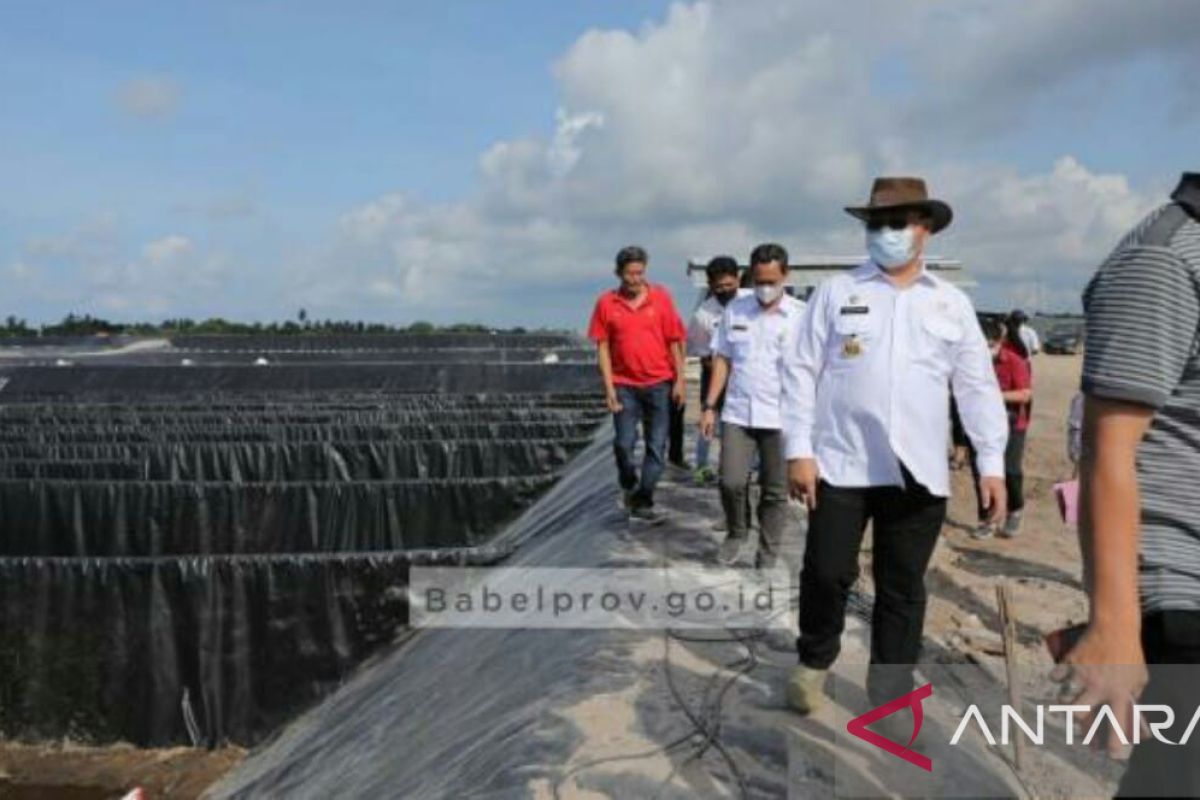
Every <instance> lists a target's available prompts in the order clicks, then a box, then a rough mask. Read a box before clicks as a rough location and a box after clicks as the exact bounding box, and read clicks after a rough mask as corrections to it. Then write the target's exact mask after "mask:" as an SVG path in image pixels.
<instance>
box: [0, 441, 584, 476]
mask: <svg viewBox="0 0 1200 800" xmlns="http://www.w3.org/2000/svg"><path fill="white" fill-rule="evenodd" d="M589 441H591V439H590V437H588V438H578V439H565V438H554V439H425V440H415V441H406V442H400V441H376V440H370V441H362V442H353V441H349V442H318V443H301V444H294V443H292V444H289V443H271V442H265V443H264V442H238V443H230V444H192V445H180V444H134V445H130V444H124V445H103V444H102V445H90V444H88V445H28V444H26V445H0V480H12V479H22V480H28V479H41V480H142V481H217V482H221V481H242V482H250V483H255V482H258V483H261V482H272V481H276V482H283V481H380V480H402V479H404V478H406V477H413V476H415V477H418V478H430V477H433V476H442V477H449V478H506V477H514V476H519V475H530V474H534V473H537V472H540V471H543V470H546V469H551V470H558V469H561V468H562V467H564V466H565V465H566V464H567V462H569V461H570V460H571V458H572V457H574V455H575V454H576V453H578V452H579V451H580V450H582V449H583V448H584V447H585V446H587V443H588V442H589Z"/></svg>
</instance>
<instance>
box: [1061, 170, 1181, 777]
mask: <svg viewBox="0 0 1200 800" xmlns="http://www.w3.org/2000/svg"><path fill="white" fill-rule="evenodd" d="M1171 200H1172V201H1171V202H1170V203H1167V204H1166V205H1164V206H1162V207H1160V208H1158V209H1157V210H1155V211H1153V212H1152V213H1151V214H1150V215H1149V216H1148V217H1146V218H1145V219H1144V220H1143V221H1142V222H1141V223H1140V224H1139V225H1137V227H1135V228H1134V229H1133V230H1132V231H1131V232H1130V233H1129V234H1127V235H1126V236H1125V238H1124V239H1123V240H1122V241H1121V242H1120V243H1119V244H1118V245H1117V248H1116V250H1114V251H1113V253H1112V254H1111V255H1110V256H1109V257H1108V259H1107V260H1106V261H1105V262H1104V264H1103V265H1102V266H1101V267H1100V269H1099V270H1098V271H1097V272H1096V275H1095V276H1094V277H1093V279H1092V281H1091V283H1090V284H1089V285H1088V287H1087V289H1086V291H1085V292H1084V308H1085V310H1086V313H1087V329H1086V346H1085V350H1084V366H1083V384H1082V388H1083V391H1084V394H1085V401H1084V422H1083V454H1082V460H1081V465H1080V477H1081V518H1080V524H1079V535H1080V544H1081V549H1082V551H1083V560H1084V580H1085V584H1086V587H1087V592H1088V599H1089V602H1090V605H1091V613H1090V619H1089V623H1088V626H1087V628H1086V631H1085V632H1084V634H1083V636H1082V637H1081V639H1080V640H1079V642H1078V643H1077V644H1076V645H1075V647H1073V648H1072V649H1071V650H1070V652H1068V653H1067V654H1066V656H1065V657H1064V664H1063V665H1062V666H1061V667H1060V669H1059V671H1058V673H1057V675H1056V677H1057V678H1059V679H1060V680H1062V681H1064V683H1065V684H1066V689H1067V691H1065V693H1064V695H1065V697H1067V698H1070V697H1074V702H1075V703H1078V704H1084V705H1091V706H1093V707H1094V708H1097V709H1098V708H1099V707H1100V706H1101V705H1105V704H1106V705H1108V706H1110V707H1111V709H1112V710H1113V711H1114V712H1115V714H1116V717H1117V719H1118V721H1119V722H1120V724H1121V727H1122V728H1123V730H1124V731H1134V730H1136V728H1137V722H1136V721H1134V708H1133V705H1134V703H1135V702H1136V703H1139V704H1141V705H1146V704H1163V705H1169V706H1171V707H1172V709H1173V710H1174V714H1175V717H1176V720H1177V722H1176V724H1175V725H1174V726H1173V727H1172V728H1170V729H1169V730H1168V731H1167V732H1166V734H1167V736H1168V738H1170V739H1171V740H1172V741H1173V742H1178V741H1180V739H1181V738H1182V737H1183V734H1184V729H1186V728H1187V726H1188V722H1189V720H1190V719H1191V718H1192V716H1193V715H1194V714H1195V712H1196V708H1197V705H1198V704H1200V681H1197V680H1196V678H1197V676H1198V675H1197V673H1200V492H1197V491H1196V479H1197V476H1200V173H1197V172H1192V173H1185V174H1184V176H1183V178H1182V180H1181V181H1180V183H1179V187H1178V188H1177V189H1176V190H1175V192H1174V194H1173V195H1172V196H1171ZM1146 664H1149V665H1150V668H1149V670H1148V669H1147V667H1146ZM1165 665H1192V666H1190V667H1182V668H1181V667H1174V668H1173V669H1168V668H1167V667H1166V666H1165ZM1180 669H1183V670H1184V671H1185V672H1184V674H1181V673H1180ZM1188 670H1190V671H1188ZM1159 719H1160V718H1156V721H1158V720H1159ZM1090 725H1091V720H1085V721H1084V726H1085V728H1086V727H1089V726H1090ZM1108 749H1109V752H1110V754H1112V755H1117V756H1123V755H1125V754H1126V753H1125V751H1126V750H1127V748H1126V747H1125V746H1123V745H1122V743H1121V742H1120V741H1119V740H1118V739H1117V738H1116V737H1113V736H1109V738H1108ZM1198 750H1200V736H1195V735H1193V736H1192V737H1191V742H1190V744H1188V745H1187V746H1179V745H1169V744H1165V743H1163V742H1161V741H1160V740H1159V739H1158V738H1157V737H1154V736H1147V735H1143V736H1142V737H1141V744H1138V745H1137V746H1136V747H1134V749H1133V754H1132V760H1131V762H1130V765H1129V768H1128V770H1127V771H1126V773H1125V776H1124V778H1123V780H1122V784H1121V788H1120V795H1121V796H1132V795H1139V796H1145V795H1151V796H1156V797H1164V796H1188V797H1196V796H1200V758H1197V755H1198Z"/></svg>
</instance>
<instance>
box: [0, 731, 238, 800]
mask: <svg viewBox="0 0 1200 800" xmlns="http://www.w3.org/2000/svg"><path fill="white" fill-rule="evenodd" d="M245 755H246V754H245V751H244V750H241V749H240V748H235V747H231V748H225V749H222V750H214V751H208V750H194V749H191V748H187V747H179V748H170V749H163V750H142V749H139V748H136V747H132V746H129V745H124V746H122V745H117V746H113V747H100V748H89V747H77V746H72V745H39V746H31V745H20V744H13V743H3V742H0V798H4V800H108V799H109V798H119V797H122V796H124V795H125V794H126V793H127V792H129V791H130V790H131V789H134V788H136V787H141V788H142V789H144V790H145V791H146V794H147V797H148V798H153V799H154V800H158V799H159V798H171V800H176V799H178V800H192V799H193V798H196V797H199V796H200V793H201V792H203V791H204V790H205V789H206V788H207V787H208V786H209V785H210V784H212V783H213V782H215V781H216V780H217V779H218V778H220V777H221V776H222V775H224V774H225V773H226V772H228V771H229V770H230V769H232V768H233V767H234V766H235V765H236V764H238V763H239V762H240V761H241V760H242V759H243V758H244V757H245Z"/></svg>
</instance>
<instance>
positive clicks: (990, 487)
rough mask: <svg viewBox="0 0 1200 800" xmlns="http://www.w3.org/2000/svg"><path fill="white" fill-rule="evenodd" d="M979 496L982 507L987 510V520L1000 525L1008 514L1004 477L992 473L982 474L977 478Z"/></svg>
mask: <svg viewBox="0 0 1200 800" xmlns="http://www.w3.org/2000/svg"><path fill="white" fill-rule="evenodd" d="M979 497H980V499H981V500H982V501H983V507H984V508H986V509H987V510H988V522H990V523H992V524H993V525H1002V524H1003V523H1004V518H1005V517H1006V516H1007V515H1008V490H1007V489H1006V488H1005V486H1004V478H997V477H996V476H994V475H984V476H983V477H982V478H980V479H979Z"/></svg>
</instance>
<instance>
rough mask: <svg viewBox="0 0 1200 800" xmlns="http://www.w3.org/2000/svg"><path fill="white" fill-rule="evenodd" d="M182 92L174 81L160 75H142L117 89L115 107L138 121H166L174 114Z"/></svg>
mask: <svg viewBox="0 0 1200 800" xmlns="http://www.w3.org/2000/svg"><path fill="white" fill-rule="evenodd" d="M182 96H183V90H182V89H181V88H180V87H179V84H177V83H176V82H175V81H173V80H171V79H170V78H167V77H164V76H160V75H143V76H141V77H137V78H133V79H131V80H128V81H126V82H125V83H123V84H121V85H120V86H119V87H117V91H116V95H115V99H116V103H117V107H118V108H120V109H121V110H122V111H124V112H125V113H126V114H129V115H130V116H133V117H137V118H139V119H147V120H159V119H166V118H167V117H170V116H171V115H172V114H174V113H175V110H176V109H177V108H178V107H179V101H180V99H181V98H182Z"/></svg>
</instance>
